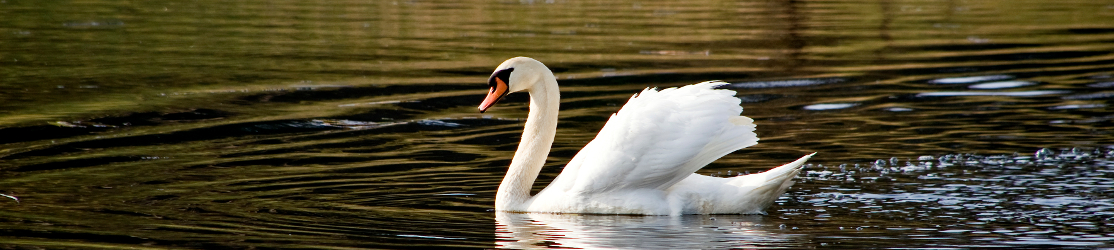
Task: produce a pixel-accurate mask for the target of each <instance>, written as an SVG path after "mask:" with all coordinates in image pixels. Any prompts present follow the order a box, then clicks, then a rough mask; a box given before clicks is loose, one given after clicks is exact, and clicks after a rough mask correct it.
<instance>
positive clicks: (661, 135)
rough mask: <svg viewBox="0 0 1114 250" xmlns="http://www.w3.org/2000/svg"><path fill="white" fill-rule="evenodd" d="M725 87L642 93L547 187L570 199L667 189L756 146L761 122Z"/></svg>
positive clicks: (710, 85)
mask: <svg viewBox="0 0 1114 250" xmlns="http://www.w3.org/2000/svg"><path fill="white" fill-rule="evenodd" d="M722 84H724V83H723V82H718V81H711V82H703V83H699V84H694V85H688V86H684V87H680V88H668V89H663V90H655V89H646V90H643V91H642V93H639V94H637V95H635V96H634V97H632V98H631V99H630V100H629V101H628V102H627V104H626V105H625V106H623V108H622V109H621V110H619V112H617V113H616V114H614V115H612V116H611V118H610V119H609V120H608V121H607V123H606V124H605V125H604V127H603V129H601V130H600V133H599V135H597V136H596V138H595V139H594V140H592V142H590V143H588V145H587V146H585V147H584V149H582V150H581V151H580V152H579V153H577V155H576V156H574V157H573V159H572V160H571V161H570V162H569V164H568V165H567V166H566V167H565V169H564V170H563V171H562V172H561V174H560V175H559V176H558V177H557V179H555V180H554V181H553V183H551V184H550V185H549V186H548V187H547V188H546V190H545V191H542V192H543V193H545V192H554V193H563V195H562V196H565V197H568V196H570V195H577V194H600V193H622V192H627V191H634V190H641V191H640V192H645V191H646V190H665V189H668V188H669V187H671V186H673V185H674V184H676V183H678V182H680V181H681V180H682V179H684V178H686V177H688V176H689V175H690V174H692V173H693V172H695V171H696V170H699V169H700V168H702V167H704V166H705V165H707V164H709V163H711V162H712V161H715V160H716V159H718V158H720V157H722V156H724V155H726V154H728V153H731V152H733V151H735V150H738V149H741V148H744V147H748V146H751V145H755V144H757V143H758V137H757V136H756V135H755V134H754V129H755V125H754V124H753V122H752V120H751V119H750V118H747V117H744V116H740V115H739V114H740V113H741V112H742V107H740V106H739V103H740V100H739V99H738V98H736V97H734V95H735V92H734V91H731V90H724V89H715V88H714V87H716V86H718V85H722ZM550 189H553V190H550ZM539 196H541V194H539Z"/></svg>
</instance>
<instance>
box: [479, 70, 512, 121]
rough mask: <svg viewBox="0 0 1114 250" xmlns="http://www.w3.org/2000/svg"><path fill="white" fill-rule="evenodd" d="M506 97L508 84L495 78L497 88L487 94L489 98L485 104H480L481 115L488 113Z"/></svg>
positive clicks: (485, 99) (492, 88)
mask: <svg viewBox="0 0 1114 250" xmlns="http://www.w3.org/2000/svg"><path fill="white" fill-rule="evenodd" d="M505 96H507V83H505V82H503V79H499V78H495V86H492V87H491V90H489V91H488V93H487V98H484V102H482V103H480V113H483V112H485V111H487V109H488V108H491V106H494V105H495V103H497V102H499V100H503V97H505Z"/></svg>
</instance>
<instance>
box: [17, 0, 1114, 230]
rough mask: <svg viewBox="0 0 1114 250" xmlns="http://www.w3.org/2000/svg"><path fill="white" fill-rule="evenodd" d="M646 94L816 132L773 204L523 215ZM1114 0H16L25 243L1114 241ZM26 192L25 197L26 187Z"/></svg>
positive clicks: (799, 132) (788, 152)
mask: <svg viewBox="0 0 1114 250" xmlns="http://www.w3.org/2000/svg"><path fill="white" fill-rule="evenodd" d="M514 56H529V57H533V58H536V59H538V60H541V61H542V62H545V63H546V64H547V65H548V66H549V67H550V68H551V69H553V70H554V71H555V73H556V75H557V76H558V78H559V82H560V84H561V90H562V97H564V99H563V100H562V103H561V108H562V110H561V116H560V119H561V123H560V124H559V127H558V135H557V138H556V142H555V145H554V147H553V152H552V153H551V155H550V158H549V162H548V163H547V167H546V168H545V169H544V170H543V171H542V174H541V177H540V179H539V181H538V182H537V183H536V184H535V190H540V189H541V188H542V187H544V186H545V185H546V184H547V183H548V182H549V180H551V179H552V178H553V177H555V176H556V175H557V173H559V172H560V169H561V167H562V166H563V165H564V163H565V162H567V161H568V160H569V158H570V157H572V155H573V154H575V153H576V152H577V151H578V150H579V149H580V148H581V147H583V146H584V144H586V143H587V142H588V141H589V140H591V138H593V137H594V136H595V133H596V132H597V131H598V130H599V128H600V127H601V126H602V125H603V123H604V121H605V119H606V118H607V117H608V116H609V114H611V113H613V112H615V111H616V110H618V109H619V108H620V107H621V106H622V105H623V104H624V102H625V101H626V99H627V98H629V97H630V96H631V95H632V94H634V93H636V92H638V91H640V90H641V89H643V88H646V87H673V86H681V85H685V84H691V83H696V82H701V81H705V80H724V81H727V82H730V83H732V84H731V85H729V86H727V87H726V88H729V89H733V90H736V91H738V95H737V96H738V97H739V98H741V99H742V100H743V107H744V109H745V111H744V112H743V114H744V115H746V116H749V117H752V118H754V119H755V122H756V123H757V124H758V131H757V133H758V135H759V137H761V138H762V140H761V142H760V144H759V145H757V146H753V147H750V148H746V149H744V150H740V151H738V152H735V153H733V154H730V155H728V156H726V157H724V158H723V159H720V160H719V161H716V162H715V163H713V164H711V165H709V166H708V167H706V168H704V169H702V170H700V171H699V173H702V174H712V175H721V176H722V175H734V174H737V173H739V172H743V173H754V172H759V171H763V170H765V169H768V168H770V167H773V166H777V165H780V164H783V163H786V162H789V161H791V160H793V159H796V158H797V157H800V156H802V155H805V154H807V153H811V152H819V154H817V155H816V157H814V158H813V159H812V160H811V161H810V165H808V167H807V168H806V170H805V172H806V173H802V174H801V176H800V177H799V179H798V183H797V184H796V185H795V186H794V187H793V188H792V189H791V190H790V191H789V192H788V193H787V194H785V195H784V196H783V197H782V198H781V199H780V200H779V201H778V202H777V204H775V205H773V206H772V207H770V208H769V209H767V212H768V214H766V215H714V216H713V215H700V216H676V217H669V216H600V215H552V214H503V213H496V212H494V211H493V210H492V209H493V203H494V194H495V189H496V187H497V185H498V184H499V181H500V180H501V179H502V177H503V174H504V171H505V170H506V167H507V164H508V163H509V161H510V159H511V156H512V155H513V153H514V150H515V148H516V146H517V143H518V139H519V136H520V133H521V129H522V126H523V119H524V118H525V116H526V111H527V110H526V109H527V108H526V102H525V101H526V100H527V96H526V95H525V94H516V95H511V96H509V97H508V99H507V100H505V101H503V102H502V103H501V104H500V105H499V106H498V107H496V108H494V109H492V110H490V111H489V112H487V113H485V114H479V113H478V112H476V106H477V105H478V104H479V102H480V101H481V100H482V99H483V96H484V94H485V93H486V91H487V83H486V79H487V77H488V75H489V74H490V73H491V70H492V69H494V67H495V66H497V65H498V64H499V63H500V62H502V61H503V60H505V59H507V58H510V57H514ZM1111 100H1114V2H1110V1H1090V0H1067V1H946V0H945V1H915V0H914V1H889V0H879V1H848V0H837V1H814V0H802V1H704V2H699V3H696V2H692V1H645V2H643V1H590V2H589V1H585V2H581V1H561V0H557V1H329V2H327V3H325V2H322V3H312V2H305V3H303V2H250V3H245V2H226V1H204V0H202V1H157V2H142V1H140V2H130V1H102V0H88V1H24V0H4V1H0V194H4V196H3V197H0V248H15V249H23V248H31V249H34V248H49V249H89V248H130V249H138V248H152V249H163V248H199V249H222V248H237V249H238V248H315V249H317V248H418V247H445V248H493V247H505V248H546V247H553V248H566V247H571V248H638V249H646V248H662V249H697V248H700V249H707V248H743V249H751V248H820V247H824V248H827V247H831V248H846V249H861V248H903V249H910V248H913V249H915V248H932V249H946V248H984V247H987V248H992V247H1001V248H1043V247H1057V248H1109V247H1114V189H1112V188H1114V134H1112V133H1111V132H1112V131H1114V112H1112V111H1114V108H1112V107H1111V106H1112V105H1114V103H1112V101H1111ZM17 199H18V200H17Z"/></svg>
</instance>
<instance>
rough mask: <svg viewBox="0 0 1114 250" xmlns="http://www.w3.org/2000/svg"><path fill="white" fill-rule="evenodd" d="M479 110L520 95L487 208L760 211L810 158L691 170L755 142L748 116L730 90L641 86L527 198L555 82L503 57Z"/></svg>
mask: <svg viewBox="0 0 1114 250" xmlns="http://www.w3.org/2000/svg"><path fill="white" fill-rule="evenodd" d="M488 84H490V85H491V90H490V91H489V92H488V94H487V98H485V99H484V101H483V102H482V103H481V104H480V107H479V108H480V112H484V111H486V110H487V109H488V108H491V106H492V105H495V103H497V102H499V100H502V99H503V97H505V96H506V95H507V94H508V93H512V92H517V91H527V92H529V93H530V113H529V114H528V115H527V118H526V128H525V130H524V131H523V132H522V141H521V142H520V143H519V145H518V151H517V152H515V154H514V158H513V159H512V160H511V165H510V168H509V169H508V170H507V176H506V177H504V178H503V182H502V183H501V184H499V191H498V193H496V195H495V210H497V211H507V212H544V213H591V214H643V215H679V214H754V213H763V212H762V210H763V209H765V208H766V207H768V206H769V205H770V204H772V203H773V202H774V200H776V199H777V197H778V196H780V195H781V194H783V193H785V191H786V190H787V189H788V188H789V186H790V185H793V181H792V179H793V177H795V176H796V175H797V174H798V172H799V171H800V166H801V164H804V162H805V161H806V160H808V159H809V158H810V157H812V155H814V154H816V153H812V154H809V155H806V156H804V157H801V158H800V159H798V160H796V161H794V162H792V163H789V164H786V165H783V166H781V167H777V168H774V169H771V170H769V171H766V172H763V173H758V174H751V175H745V176H738V177H731V178H717V177H710V176H704V175H699V174H695V173H694V172H695V171H696V170H699V169H700V168H703V167H704V166H705V165H707V164H709V163H711V162H712V161H715V160H716V159H719V158H720V157H723V156H724V155H727V154H728V153H731V152H733V151H735V150H739V149H742V148H744V147H748V146H752V145H755V144H758V137H757V136H756V135H755V134H754V128H755V125H754V123H753V120H751V119H750V118H747V117H745V116H740V115H739V114H740V113H742V107H740V106H739V103H740V101H739V99H738V98H735V97H734V95H735V91H731V90H723V89H713V87H715V86H717V85H721V84H723V82H717V81H711V82H703V83H699V84H693V85H689V86H684V87H680V88H668V89H663V90H660V91H659V90H654V89H649V88H647V89H646V90H643V91H642V93H640V94H637V95H635V96H634V97H631V99H630V100H629V101H627V104H626V105H625V106H623V108H622V109H621V110H619V112H617V113H615V114H613V115H612V116H611V118H610V119H609V120H608V121H607V123H606V124H605V125H604V126H603V129H601V130H600V133H599V135H597V136H596V138H595V139H594V140H592V142H589V143H588V145H586V146H584V149H582V150H580V152H579V153H577V154H576V156H574V157H573V158H572V160H571V161H569V163H568V165H566V166H565V168H564V170H562V171H561V174H560V175H558V176H557V178H556V179H554V180H553V182H552V183H550V184H549V186H547V187H546V188H545V189H543V190H542V191H541V192H538V194H537V195H534V196H530V188H531V186H532V185H533V183H534V180H535V179H536V178H537V177H538V173H539V172H540V171H541V168H542V165H543V164H545V159H546V157H547V156H548V155H549V150H550V147H551V146H552V144H553V137H554V135H555V134H556V132H557V111H558V105H559V104H560V98H561V97H560V93H558V88H557V79H556V78H555V77H554V76H553V72H552V71H550V70H549V68H547V67H546V66H545V65H543V64H542V63H541V62H538V61H537V60H534V59H532V58H527V57H516V58H511V59H509V60H507V61H505V62H503V64H500V65H499V67H497V68H495V73H492V75H491V78H489V79H488Z"/></svg>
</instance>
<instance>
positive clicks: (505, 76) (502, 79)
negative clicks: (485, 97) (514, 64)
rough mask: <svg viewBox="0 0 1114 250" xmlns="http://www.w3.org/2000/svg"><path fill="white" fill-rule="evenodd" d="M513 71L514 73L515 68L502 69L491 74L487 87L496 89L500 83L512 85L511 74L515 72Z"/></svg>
mask: <svg viewBox="0 0 1114 250" xmlns="http://www.w3.org/2000/svg"><path fill="white" fill-rule="evenodd" d="M513 71H514V68H506V69H501V70H498V71H495V73H491V78H488V79H487V85H488V86H489V87H492V88H494V87H496V86H497V85H498V84H499V83H502V84H510V79H511V72H513Z"/></svg>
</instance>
